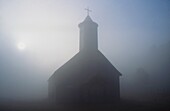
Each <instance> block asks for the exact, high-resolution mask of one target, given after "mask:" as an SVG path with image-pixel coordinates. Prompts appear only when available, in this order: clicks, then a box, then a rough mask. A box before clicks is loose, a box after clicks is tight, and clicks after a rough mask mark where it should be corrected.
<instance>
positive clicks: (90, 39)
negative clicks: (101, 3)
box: [79, 13, 98, 51]
mask: <svg viewBox="0 0 170 111" xmlns="http://www.w3.org/2000/svg"><path fill="white" fill-rule="evenodd" d="M79 28H80V43H79V44H80V45H79V46H80V47H79V49H80V51H82V50H86V51H92V50H98V39H97V36H98V31H97V28H98V24H97V23H95V22H93V20H92V19H91V18H90V16H89V13H88V14H87V17H86V18H85V20H84V21H83V22H82V23H80V24H79Z"/></svg>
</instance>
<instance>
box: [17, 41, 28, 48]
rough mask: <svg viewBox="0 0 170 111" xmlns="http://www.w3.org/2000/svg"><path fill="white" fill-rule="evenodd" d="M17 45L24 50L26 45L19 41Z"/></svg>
mask: <svg viewBox="0 0 170 111" xmlns="http://www.w3.org/2000/svg"><path fill="white" fill-rule="evenodd" d="M17 47H18V49H19V50H24V49H25V48H26V45H25V43H23V42H20V43H18V44H17Z"/></svg>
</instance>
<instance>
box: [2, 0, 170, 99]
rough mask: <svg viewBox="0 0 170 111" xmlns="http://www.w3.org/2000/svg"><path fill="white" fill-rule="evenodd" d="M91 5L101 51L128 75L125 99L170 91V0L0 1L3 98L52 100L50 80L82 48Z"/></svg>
mask: <svg viewBox="0 0 170 111" xmlns="http://www.w3.org/2000/svg"><path fill="white" fill-rule="evenodd" d="M86 7H90V8H91V9H92V13H90V16H91V18H92V19H93V21H95V22H97V23H98V25H99V29H98V40H99V41H98V43H99V50H100V51H101V52H102V53H103V54H104V55H105V56H106V57H107V58H108V59H109V60H110V62H111V63H112V64H113V65H114V66H115V67H116V68H117V69H118V70H119V71H120V72H121V74H122V76H121V97H122V98H131V99H137V100H148V99H151V100H152V99H155V98H158V99H159V98H161V97H162V96H163V95H167V94H169V93H170V86H169V85H170V82H169V81H170V75H169V74H170V68H169V67H170V31H169V29H170V22H169V20H170V1H168V0H140V1H139V0H107V1H97V0H93V1H90V0H82V1H78V0H70V1H66V0H36V1H35V0H28V1H26V0H0V100H2V101H6V100H32V99H44V98H47V95H48V78H49V77H50V76H51V75H52V74H53V72H54V71H55V70H57V68H59V67H60V66H61V65H63V64H64V63H65V62H66V61H68V60H69V59H70V58H71V57H73V56H74V55H75V54H76V53H77V52H78V51H79V29H78V24H79V23H80V22H82V21H83V20H84V19H85V17H86V12H85V11H84V8H86ZM19 42H23V43H24V44H25V45H26V47H25V49H24V50H20V49H18V47H17V44H18V43H19ZM151 95H152V96H151ZM169 99H170V98H169Z"/></svg>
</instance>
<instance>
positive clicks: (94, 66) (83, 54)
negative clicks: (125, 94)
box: [48, 14, 121, 104]
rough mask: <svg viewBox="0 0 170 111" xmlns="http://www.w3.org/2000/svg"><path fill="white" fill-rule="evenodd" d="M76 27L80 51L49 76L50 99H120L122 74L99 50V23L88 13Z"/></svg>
mask: <svg viewBox="0 0 170 111" xmlns="http://www.w3.org/2000/svg"><path fill="white" fill-rule="evenodd" d="M78 26H79V29H80V39H79V41H80V43H79V52H78V53H77V54H76V55H75V56H73V57H72V58H71V59H70V60H69V61H68V62H66V63H65V64H64V65H63V66H61V67H60V68H59V69H57V70H56V71H55V72H54V73H53V75H52V76H51V77H50V78H49V80H48V91H49V100H50V101H51V102H54V103H56V104H60V103H61V104H73V103H80V104H84V103H85V104H98V103H104V104H107V103H115V102H117V101H119V99H120V85H119V77H120V76H121V73H120V72H119V71H118V70H117V69H116V68H115V67H114V66H113V65H112V64H111V63H110V62H109V61H108V59H107V58H106V57H105V56H104V55H103V54H102V53H101V52H100V51H99V50H98V24H97V23H95V22H94V21H93V20H92V19H91V17H90V16H89V14H88V15H87V17H86V18H85V20H84V21H83V22H82V23H80V24H79V25H78Z"/></svg>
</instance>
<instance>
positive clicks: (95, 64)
mask: <svg viewBox="0 0 170 111" xmlns="http://www.w3.org/2000/svg"><path fill="white" fill-rule="evenodd" d="M108 74H112V75H108ZM96 75H100V76H103V77H104V76H120V75H121V73H120V72H119V71H118V70H117V69H116V68H115V67H114V66H113V65H112V64H111V63H110V62H109V61H108V60H107V58H106V57H105V56H104V55H103V54H102V53H101V52H100V51H99V50H97V51H93V52H86V51H80V52H79V53H77V54H76V55H75V56H74V57H72V58H71V59H70V60H69V61H68V62H66V63H65V64H64V65H63V66H61V67H60V68H59V69H57V70H56V71H55V72H54V74H53V75H52V76H51V77H50V78H49V81H55V82H62V83H63V82H64V81H65V82H66V81H67V83H68V84H69V82H71V83H72V82H77V83H84V82H87V81H88V80H89V79H91V78H93V77H94V76H96Z"/></svg>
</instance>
